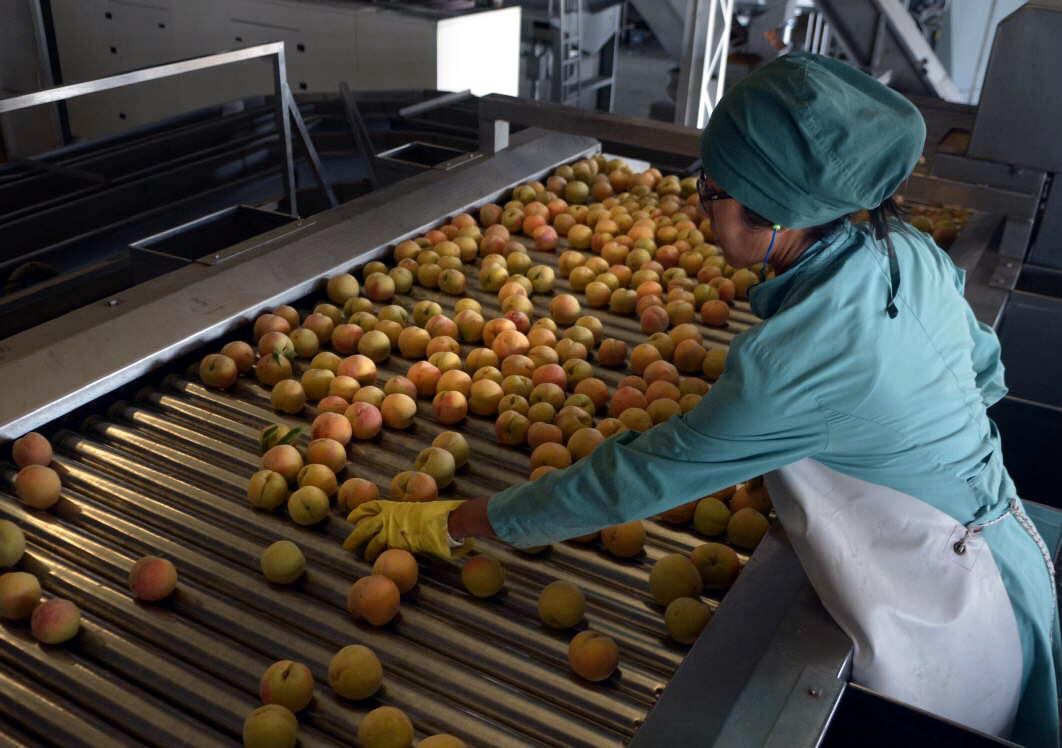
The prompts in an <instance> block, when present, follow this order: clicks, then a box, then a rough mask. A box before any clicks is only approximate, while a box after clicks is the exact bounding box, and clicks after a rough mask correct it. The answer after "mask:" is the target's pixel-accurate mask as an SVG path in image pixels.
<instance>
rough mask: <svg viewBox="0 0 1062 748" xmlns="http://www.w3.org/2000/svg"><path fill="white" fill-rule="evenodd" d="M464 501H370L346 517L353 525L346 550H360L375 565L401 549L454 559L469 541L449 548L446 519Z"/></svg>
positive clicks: (345, 543)
mask: <svg viewBox="0 0 1062 748" xmlns="http://www.w3.org/2000/svg"><path fill="white" fill-rule="evenodd" d="M462 503H464V500H463V499H460V500H453V501H367V502H365V503H364V504H362V505H361V506H359V507H358V508H357V509H355V510H354V511H353V512H351V513H350V515H349V516H347V522H350V523H351V524H353V525H354V531H353V532H351V533H350V535H349V536H348V537H347V539H346V540H345V541H343V547H344V548H345V549H347V550H348V551H353V552H354V553H358V552H359V551H361V553H362V555H363V556H364V557H365V560H366V561H369V562H372V561H375V560H376V557H377V556H379V555H380V554H381V553H383V552H384V551H385V550H387V549H388V548H402V549H403V550H407V551H410V552H411V553H428V554H431V555H432V556H438V557H439V558H453V557H454V553H453V552H454V551H455V550H456V551H461V552H464V551H465V550H466V549H467V547H468V546H469V541H466V542H465V544H464V545H463V546H461V547H460V548H457V549H452V548H450V543H449V542H448V540H447V538H448V537H449V535H448V532H447V520H448V519H449V517H450V512H452V511H453V510H454V509H456V508H457V507H459V506H461V504H462Z"/></svg>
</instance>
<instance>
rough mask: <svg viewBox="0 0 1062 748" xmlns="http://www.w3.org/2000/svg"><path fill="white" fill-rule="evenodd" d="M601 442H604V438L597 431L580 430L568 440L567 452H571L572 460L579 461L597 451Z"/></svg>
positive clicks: (591, 429)
mask: <svg viewBox="0 0 1062 748" xmlns="http://www.w3.org/2000/svg"><path fill="white" fill-rule="evenodd" d="M603 441H605V436H604V434H602V433H601V432H600V431H598V430H597V429H595V428H581V429H579V430H577V431H576V432H575V433H574V434H572V436H571V438H570V439H569V440H568V451H569V452H571V455H572V458H573V459H575V460H581V459H583V458H584V457H586V456H587V455H589V454H590V453H591V452H593V451H594V450H595V449H597V446H598V445H599V444H600V443H601V442H603Z"/></svg>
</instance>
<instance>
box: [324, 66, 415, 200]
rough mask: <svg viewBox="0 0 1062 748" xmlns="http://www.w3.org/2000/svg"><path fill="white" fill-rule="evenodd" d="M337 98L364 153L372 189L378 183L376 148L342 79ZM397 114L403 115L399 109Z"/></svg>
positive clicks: (348, 88) (357, 143)
mask: <svg viewBox="0 0 1062 748" xmlns="http://www.w3.org/2000/svg"><path fill="white" fill-rule="evenodd" d="M339 98H340V99H341V100H342V101H343V111H344V112H345V113H346V116H347V124H348V125H350V131H351V134H352V135H353V136H354V143H355V144H356V145H357V147H358V150H359V151H361V152H362V153H363V154H365V163H366V168H367V169H368V172H369V186H370V187H372V188H373V189H374V190H375V189H376V187H377V185H379V180H377V178H376V149H375V148H373V145H372V138H370V137H369V128H367V127H366V126H365V120H364V119H362V117H361V110H359V109H358V102H357V101H356V100H355V99H354V94H353V93H351V91H350V86H348V85H347V82H346V81H342V82H341V83H340V84H339ZM399 114H400V115H402V116H403V117H404V116H406V115H404V114H402V112H401V110H399Z"/></svg>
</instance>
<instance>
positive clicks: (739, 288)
mask: <svg viewBox="0 0 1062 748" xmlns="http://www.w3.org/2000/svg"><path fill="white" fill-rule="evenodd" d="M730 281H731V283H733V284H734V292H735V295H736V296H737V298H739V299H747V298H748V296H749V289H750V288H752V287H753V286H755V285H756V284H758V283H759V282H760V278H759V276H758V275H756V273H754V272H752V271H751V270H748V269H746V268H742V269H741V270H735V271H734V274H733V275H732V276H730Z"/></svg>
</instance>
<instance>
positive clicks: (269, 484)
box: [247, 452, 298, 509]
mask: <svg viewBox="0 0 1062 748" xmlns="http://www.w3.org/2000/svg"><path fill="white" fill-rule="evenodd" d="M296 454H298V452H296ZM247 500H248V501H249V502H250V504H251V506H253V507H255V508H257V509H276V508H277V507H278V506H280V505H281V504H283V503H284V502H285V501H287V500H288V480H287V479H286V478H285V477H284V476H283V475H281V474H280V473H278V472H276V471H274V470H259V471H258V472H257V473H255V474H254V475H252V476H251V480H250V482H249V483H248V484H247Z"/></svg>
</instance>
